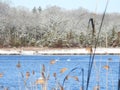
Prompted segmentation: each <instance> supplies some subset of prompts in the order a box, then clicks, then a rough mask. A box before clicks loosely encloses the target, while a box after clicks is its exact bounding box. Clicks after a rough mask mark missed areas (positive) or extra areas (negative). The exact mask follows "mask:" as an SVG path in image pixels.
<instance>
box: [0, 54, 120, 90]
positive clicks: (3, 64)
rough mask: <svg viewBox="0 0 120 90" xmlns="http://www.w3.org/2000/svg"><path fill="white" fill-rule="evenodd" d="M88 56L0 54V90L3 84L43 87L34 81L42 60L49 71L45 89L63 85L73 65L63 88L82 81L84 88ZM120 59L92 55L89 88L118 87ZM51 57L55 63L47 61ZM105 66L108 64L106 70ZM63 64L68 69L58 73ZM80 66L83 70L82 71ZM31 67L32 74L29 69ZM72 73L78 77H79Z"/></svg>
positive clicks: (14, 89) (26, 89)
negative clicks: (54, 74)
mask: <svg viewBox="0 0 120 90" xmlns="http://www.w3.org/2000/svg"><path fill="white" fill-rule="evenodd" d="M89 58H90V56H89V55H37V56H32V55H31V56H30V55H28V56H24V55H18V56H17V55H8V56H7V55H1V56H0V73H2V74H3V77H1V78H0V90H4V89H5V88H8V89H9V90H42V89H41V87H42V86H41V85H36V84H35V82H36V80H37V79H38V78H40V77H41V71H42V70H41V69H42V65H43V64H44V65H45V72H46V76H48V75H50V78H49V80H48V86H47V87H48V89H47V90H52V88H56V87H57V86H58V83H59V84H60V85H62V84H63V81H64V79H65V77H66V76H67V75H68V74H69V72H70V71H71V70H72V69H73V68H75V67H77V68H79V69H76V70H74V71H73V72H71V73H70V74H69V77H70V78H69V79H68V80H65V83H64V89H65V90H80V88H81V87H82V85H84V89H85V88H86V83H87V75H88V65H89ZM119 59H120V57H119V56H118V55H95V57H94V63H93V67H92V71H91V77H90V83H89V90H93V89H94V87H95V86H96V85H99V86H100V90H117V85H118V69H119V68H118V67H119ZM51 60H55V61H56V63H55V64H50V61H51ZM18 62H20V64H21V67H20V68H17V67H16V65H17V64H18ZM105 66H108V67H109V68H108V70H107V69H106V68H105ZM62 68H67V70H66V71H65V72H64V73H60V70H61V69H62ZM82 70H84V74H83V72H82ZM33 71H34V72H35V74H33V73H32V72H33ZM26 72H29V73H30V76H29V78H28V79H26ZM53 73H56V74H57V80H55V78H54V76H53ZM74 77H78V79H79V80H76V79H75V78H74ZM83 78H84V83H83V81H82V79H83ZM25 82H26V85H25ZM56 90H57V89H56Z"/></svg>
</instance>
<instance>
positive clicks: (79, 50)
mask: <svg viewBox="0 0 120 90" xmlns="http://www.w3.org/2000/svg"><path fill="white" fill-rule="evenodd" d="M92 51H93V52H94V49H92ZM89 53H90V50H89V49H86V48H71V49H48V48H47V49H29V50H28V49H0V55H67V54H68V55H73V54H76V55H79V54H89ZM95 53H96V54H120V48H97V49H96V51H95Z"/></svg>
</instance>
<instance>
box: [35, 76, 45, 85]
mask: <svg viewBox="0 0 120 90" xmlns="http://www.w3.org/2000/svg"><path fill="white" fill-rule="evenodd" d="M35 83H36V84H45V79H44V78H42V77H41V78H39V79H37V80H36V82H35Z"/></svg>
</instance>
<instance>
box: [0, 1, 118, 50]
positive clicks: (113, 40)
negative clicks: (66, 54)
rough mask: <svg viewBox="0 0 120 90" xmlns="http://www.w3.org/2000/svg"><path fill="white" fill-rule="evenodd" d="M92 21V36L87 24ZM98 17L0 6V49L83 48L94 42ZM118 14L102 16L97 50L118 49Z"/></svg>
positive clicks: (85, 12)
mask: <svg viewBox="0 0 120 90" xmlns="http://www.w3.org/2000/svg"><path fill="white" fill-rule="evenodd" d="M90 18H93V20H94V25H95V32H94V35H93V34H92V33H93V32H92V27H91V25H89V28H88V21H89V19H90ZM101 18H102V14H95V13H93V12H89V11H88V10H86V9H83V8H79V9H76V10H65V9H63V8H60V7H57V6H52V7H47V8H46V9H44V10H42V8H41V7H34V8H33V10H31V11H30V10H28V9H26V8H24V7H17V8H15V7H11V6H10V5H9V4H6V3H4V2H0V47H27V46H36V47H55V48H57V47H59V48H62V47H65V48H71V47H81V48H82V47H87V46H93V45H94V44H95V42H96V37H97V33H98V30H99V26H100V23H101ZM119 31H120V14H118V13H112V14H106V16H105V20H104V23H103V27H102V32H101V33H100V37H99V40H98V47H115V46H116V47H118V46H120V40H119V39H120V34H119Z"/></svg>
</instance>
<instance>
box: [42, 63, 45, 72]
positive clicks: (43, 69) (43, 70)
mask: <svg viewBox="0 0 120 90" xmlns="http://www.w3.org/2000/svg"><path fill="white" fill-rule="evenodd" d="M42 72H45V65H44V64H43V65H42Z"/></svg>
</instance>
